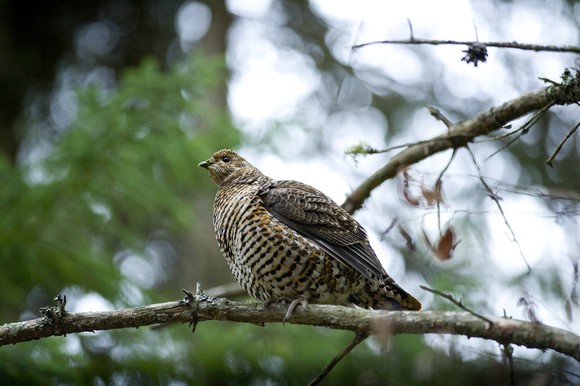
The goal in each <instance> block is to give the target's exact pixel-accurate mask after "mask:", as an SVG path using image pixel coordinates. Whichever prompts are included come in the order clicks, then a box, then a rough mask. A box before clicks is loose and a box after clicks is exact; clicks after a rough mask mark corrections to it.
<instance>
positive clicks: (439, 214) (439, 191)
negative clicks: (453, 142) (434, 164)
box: [435, 149, 457, 235]
mask: <svg viewBox="0 0 580 386" xmlns="http://www.w3.org/2000/svg"><path fill="white" fill-rule="evenodd" d="M455 154H457V149H453V153H451V157H450V158H449V161H448V162H447V165H445V167H444V168H443V170H441V173H439V177H437V180H436V181H435V191H436V192H437V194H438V195H441V184H442V182H441V179H442V178H443V174H445V172H446V171H447V169H449V166H451V162H453V159H454V158H455ZM441 201H442V200H436V202H437V225H438V226H439V235H441Z"/></svg>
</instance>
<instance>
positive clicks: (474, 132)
mask: <svg viewBox="0 0 580 386" xmlns="http://www.w3.org/2000/svg"><path fill="white" fill-rule="evenodd" d="M579 100H580V85H578V84H575V85H572V86H564V85H553V86H548V87H544V88H541V89H538V90H535V91H532V92H530V93H528V94H524V95H522V96H519V97H517V98H515V99H512V100H510V101H508V102H505V103H504V104H502V105H501V106H499V107H493V108H491V109H489V110H488V111H485V112H482V113H479V114H477V115H476V116H475V117H473V118H471V119H468V120H466V121H463V122H459V123H457V124H454V125H453V126H451V127H450V128H449V130H448V131H446V132H445V133H443V134H440V135H438V136H436V137H433V138H431V139H430V140H428V141H421V142H420V143H418V144H411V145H409V147H407V148H406V149H405V150H403V151H401V152H400V153H398V154H397V155H395V156H393V157H392V158H391V159H390V160H389V161H388V162H387V163H386V164H385V165H384V166H383V167H382V168H380V169H379V170H377V171H376V172H375V173H374V174H372V175H371V176H370V177H369V178H367V179H366V180H365V181H363V183H362V184H360V185H359V186H358V187H357V188H356V189H355V190H354V191H353V192H352V193H351V194H350V196H349V197H347V199H346V200H345V202H344V203H343V204H342V207H343V208H344V209H345V210H346V211H347V212H349V213H354V212H355V211H356V210H357V209H359V208H360V207H361V206H362V205H363V203H364V201H365V200H366V199H367V198H368V197H369V196H370V194H371V192H372V191H373V189H375V188H376V187H377V186H379V185H380V184H382V183H383V182H384V181H386V180H387V179H389V178H393V177H394V176H395V175H397V173H398V172H399V171H401V170H403V169H405V168H407V167H409V166H410V165H412V164H415V163H417V162H419V161H421V160H423V159H425V158H427V157H429V156H431V155H433V154H435V153H439V152H442V151H444V150H448V149H456V148H459V147H462V146H465V145H466V144H468V143H470V142H473V139H474V138H475V137H478V136H480V135H486V134H489V133H491V132H493V131H495V130H497V129H500V128H501V127H503V126H505V125H506V124H507V123H508V122H511V121H513V120H515V119H517V118H519V117H522V116H524V115H526V114H528V113H530V112H532V111H534V110H538V109H541V108H543V107H544V106H546V105H549V104H554V105H569V104H572V103H577V102H578V101H579Z"/></svg>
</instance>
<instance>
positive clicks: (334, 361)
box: [308, 331, 368, 386]
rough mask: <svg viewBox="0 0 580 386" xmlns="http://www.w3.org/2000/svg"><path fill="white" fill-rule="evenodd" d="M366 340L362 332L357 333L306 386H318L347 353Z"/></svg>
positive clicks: (366, 336)
mask: <svg viewBox="0 0 580 386" xmlns="http://www.w3.org/2000/svg"><path fill="white" fill-rule="evenodd" d="M366 338H368V334H365V333H364V332H360V331H357V332H356V334H355V336H354V338H352V340H351V341H350V343H349V344H348V346H346V347H345V348H344V349H343V350H342V351H341V352H339V353H338V355H336V356H335V357H334V358H332V360H331V361H330V363H329V364H328V365H326V367H325V368H324V369H323V370H322V372H321V373H320V374H318V376H317V377H316V378H314V379H313V380H312V381H310V383H309V384H308V386H314V385H318V384H319V383H320V382H322V380H323V379H324V377H326V376H327V375H328V373H330V372H331V371H332V369H333V368H334V366H336V365H337V364H338V362H340V361H341V360H342V359H343V358H344V357H345V356H347V355H348V353H349V352H351V351H352V350H353V349H354V348H355V347H356V346H358V345H359V343H361V342H362V341H363V340H365V339H366Z"/></svg>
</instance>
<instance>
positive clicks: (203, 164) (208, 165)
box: [197, 161, 212, 169]
mask: <svg viewBox="0 0 580 386" xmlns="http://www.w3.org/2000/svg"><path fill="white" fill-rule="evenodd" d="M211 164H212V162H209V161H203V162H200V163H199V164H198V165H197V166H199V167H200V168H205V169H207V168H209V167H210V165H211Z"/></svg>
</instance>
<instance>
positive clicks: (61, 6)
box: [0, 0, 580, 385]
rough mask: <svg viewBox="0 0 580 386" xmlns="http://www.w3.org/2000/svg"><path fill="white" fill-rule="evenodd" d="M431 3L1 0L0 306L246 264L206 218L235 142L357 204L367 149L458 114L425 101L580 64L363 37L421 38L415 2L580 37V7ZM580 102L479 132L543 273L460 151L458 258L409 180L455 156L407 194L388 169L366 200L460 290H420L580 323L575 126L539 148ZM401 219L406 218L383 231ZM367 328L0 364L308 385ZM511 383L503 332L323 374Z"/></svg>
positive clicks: (82, 300) (99, 304)
mask: <svg viewBox="0 0 580 386" xmlns="http://www.w3.org/2000/svg"><path fill="white" fill-rule="evenodd" d="M250 3H251V4H250ZM355 3H356V4H355ZM434 3H436V2H428V1H425V2H407V3H405V4H397V5H394V4H392V5H390V6H387V7H386V8H385V6H384V4H383V2H379V1H377V2H373V1H369V2H362V3H359V2H352V4H350V3H348V2H346V3H345V2H334V1H311V2H302V1H284V2H282V1H261V2H243V1H233V0H232V1H227V2H225V3H224V2H220V1H204V2H202V1H199V2H198V1H188V2H183V1H174V0H170V1H156V0H150V1H130V0H125V1H87V2H72V1H61V2H58V4H51V3H50V2H40V1H10V0H8V1H5V2H2V3H1V4H0V15H2V23H1V24H0V52H3V53H4V54H3V55H1V56H0V82H1V83H0V84H1V86H2V87H1V90H2V94H1V96H0V98H2V99H1V101H2V103H0V148H1V150H2V152H1V153H0V154H1V155H0V181H1V184H2V185H1V188H0V205H1V210H2V213H1V216H0V262H1V263H2V267H3V269H2V274H1V276H0V279H1V280H0V290H1V291H0V303H1V304H2V307H1V308H0V318H1V319H0V321H1V322H10V321H15V320H18V319H28V318H32V317H36V316H38V309H39V307H40V306H45V305H48V304H50V303H51V299H52V297H53V296H54V295H56V294H57V293H60V292H62V293H65V294H66V295H67V296H68V299H69V304H68V309H69V310H72V311H79V310H97V309H111V308H118V307H124V306H129V305H141V304H146V303H149V302H154V301H165V300H168V299H175V298H176V297H179V296H180V292H179V290H180V289H181V288H182V287H185V288H190V289H191V288H194V287H195V283H196V282H201V283H202V284H203V286H204V287H205V288H210V287H213V286H216V285H220V284H224V283H229V282H231V281H232V278H231V275H230V274H229V272H228V271H227V267H226V265H225V263H224V261H223V258H222V257H221V256H220V254H219V252H218V251H217V248H216V245H215V240H214V235H213V228H212V225H211V206H212V202H213V194H214V192H215V187H213V186H211V183H210V181H209V179H208V178H207V176H206V175H205V173H204V171H203V170H198V169H197V168H196V165H197V163H198V162H199V161H201V160H204V159H206V158H207V157H208V156H209V155H210V154H211V153H213V151H215V150H217V149H219V148H224V147H235V148H237V149H239V150H240V152H242V154H244V156H246V158H248V159H249V160H251V161H252V162H254V163H255V164H256V166H258V167H259V168H260V169H262V170H264V171H265V172H266V173H267V174H269V175H270V176H272V177H274V178H280V179H298V180H301V181H304V182H307V183H310V184H312V185H314V186H316V187H318V188H319V189H320V190H322V191H324V192H326V193H328V194H330V195H331V196H332V197H333V198H335V200H336V201H337V202H341V201H342V200H343V199H344V197H345V195H346V194H348V192H349V191H350V190H351V189H352V188H354V187H355V186H356V185H357V184H358V183H360V182H361V181H362V180H363V179H364V178H365V177H367V176H368V175H370V174H371V173H372V172H373V171H374V170H376V168H378V167H379V166H380V165H382V164H383V163H384V162H385V161H386V160H387V159H388V158H387V157H388V155H376V156H372V157H366V158H363V157H358V158H357V159H352V158H351V157H345V156H344V153H345V151H346V150H347V149H348V148H350V147H352V146H355V145H359V144H361V143H366V144H369V145H371V146H373V147H375V148H384V147H388V146H392V145H396V144H401V143H405V142H413V141H418V140H422V139H426V138H428V137H430V136H432V135H433V134H436V133H439V132H442V131H443V130H444V128H443V127H442V126H441V125H440V124H439V123H437V122H435V121H434V120H433V119H432V118H430V117H429V114H428V112H427V111H426V110H425V109H424V105H426V104H428V105H435V106H437V107H438V108H440V109H441V110H442V111H443V112H444V114H445V115H447V116H448V117H449V118H451V119H453V120H456V121H458V120H461V119H465V118H468V117H470V116H472V115H473V114H475V113H477V112H479V111H483V110H486V109H488V108H490V107H491V106H493V105H496V104H498V103H502V102H504V101H505V100H507V99H510V98H512V97H515V96H517V95H520V94H522V93H524V92H526V91H528V90H531V89H533V88H536V87H540V86H541V85H542V83H541V81H539V80H538V79H537V78H538V77H540V76H541V77H549V78H552V79H554V80H558V78H559V75H560V74H561V73H562V72H563V70H564V68H565V67H567V66H568V67H570V66H574V65H575V60H576V57H575V56H573V55H567V54H557V55H556V54H546V53H531V52H517V51H516V52H514V51H508V50H503V51H502V50H490V58H489V62H488V63H486V64H481V65H480V66H478V67H477V68H475V67H473V66H468V65H466V64H465V63H462V62H460V58H461V56H462V53H461V52H460V50H459V49H457V47H451V48H449V47H405V46H397V47H391V46H373V47H367V48H364V49H360V50H356V51H352V50H350V46H352V45H353V44H356V43H364V42H367V41H372V40H382V39H386V38H405V37H408V34H409V32H408V25H407V18H410V19H411V21H412V23H413V28H414V34H415V36H416V37H425V38H440V39H456V40H474V36H475V33H474V30H473V23H474V22H475V24H476V25H477V28H478V31H479V39H480V40H481V41H485V40H502V41H511V40H519V41H521V42H524V43H542V44H558V45H566V44H575V45H578V36H579V34H578V31H579V29H580V28H579V27H580V26H579V20H580V6H579V4H577V3H576V2H574V1H568V2H566V1H552V2H543V1H531V2H525V3H523V2H503V1H492V2H476V1H473V2H470V1H461V2H457V3H456V4H454V5H442V4H434ZM498 15H501V16H502V17H498ZM578 116H579V114H578V109H577V108H576V109H575V110H574V108H556V109H552V110H551V111H550V113H548V114H547V115H546V116H544V118H542V119H541V120H540V122H539V123H538V124H537V125H536V126H534V128H533V129H532V130H530V131H529V133H528V134H527V135H525V136H523V137H522V138H521V140H519V141H517V142H516V143H514V144H513V145H512V146H510V147H509V148H507V149H506V150H503V151H501V152H499V153H498V154H497V155H495V156H493V157H491V158H490V159H489V160H486V161H484V159H485V158H486V157H487V156H489V155H491V154H493V153H494V152H495V151H496V150H498V149H500V148H501V147H502V146H504V145H505V142H500V141H495V142H486V143H481V144H478V145H477V146H476V147H475V148H474V151H475V152H476V155H477V156H478V157H479V160H480V162H481V164H482V173H483V175H484V176H485V177H486V179H487V180H488V183H489V184H490V185H492V186H493V188H494V189H496V191H497V193H498V194H499V195H500V196H501V197H502V199H503V200H502V205H503V207H504V210H506V212H507V217H508V219H509V221H510V224H511V226H512V227H513V229H514V231H515V234H516V235H517V238H518V241H519V243H520V245H521V248H522V254H523V256H524V258H525V260H526V261H527V263H528V264H529V265H530V267H531V271H529V272H528V269H527V266H526V263H525V262H524V261H523V259H522V257H521V256H520V252H519V249H518V247H517V245H515V244H514V243H513V242H512V241H511V240H509V238H508V237H507V236H506V228H505V225H504V223H503V219H502V218H501V216H500V215H499V213H498V211H497V208H495V206H494V203H493V202H491V200H489V199H487V198H486V193H485V191H484V190H483V189H482V187H481V184H480V183H479V180H478V177H477V173H476V171H475V170H474V169H473V166H472V164H471V161H470V160H469V158H468V157H466V156H465V154H459V155H458V157H457V159H456V160H455V161H454V162H453V163H452V164H451V167H450V169H449V170H448V171H447V172H446V174H445V177H444V179H443V192H444V193H445V206H444V207H443V210H442V213H441V218H442V222H443V224H445V225H449V226H451V227H452V228H453V229H454V230H455V233H456V234H457V237H458V238H459V239H460V240H461V243H460V244H459V245H458V246H457V248H456V250H455V251H454V254H453V256H452V258H451V259H449V260H447V261H438V260H437V259H436V258H435V257H434V256H433V254H432V253H431V252H430V251H429V248H428V245H427V243H425V242H424V241H423V237H424V236H422V235H423V234H425V235H427V236H426V237H429V238H432V239H435V238H437V237H438V234H439V226H438V221H437V215H436V211H435V209H434V208H433V207H432V206H429V205H419V206H417V205H410V201H409V200H408V195H409V194H411V195H413V194H414V195H416V196H417V197H419V198H421V195H422V194H423V193H422V192H424V190H425V188H429V187H431V186H432V184H433V182H434V181H435V179H436V178H437V176H438V175H439V173H440V172H441V170H442V169H443V167H444V166H445V164H446V162H447V160H448V158H449V154H447V153H445V154H441V155H437V156H435V157H431V158H430V160H429V162H428V163H422V164H419V165H416V166H413V167H412V168H411V170H409V172H408V175H409V176H410V177H408V180H407V182H409V183H410V191H408V192H406V193H405V194H403V192H402V189H401V185H402V183H401V180H400V179H399V180H393V181H388V182H387V183H385V184H383V185H382V186H381V187H380V188H379V189H377V191H376V192H375V194H374V195H373V197H372V198H371V199H370V200H369V201H368V202H367V203H366V204H365V207H364V208H363V209H362V210H360V211H359V212H357V218H358V219H359V220H360V221H361V222H362V223H363V224H364V225H365V227H366V228H367V229H368V230H369V231H370V232H371V237H372V241H373V245H374V246H375V248H376V249H377V250H378V252H379V255H381V257H382V258H384V260H383V262H384V264H385V266H386V267H387V270H388V272H390V273H391V275H392V276H393V277H395V279H397V281H399V282H401V283H402V284H403V286H404V287H405V288H407V289H409V291H410V292H411V293H413V294H415V295H417V296H418V297H419V298H420V299H421V300H422V301H423V302H424V304H425V306H426V308H430V309H440V308H445V307H449V306H448V305H447V304H445V303H444V302H443V301H442V300H440V299H436V298H433V297H431V296H430V295H428V294H426V293H422V292H421V291H420V290H419V289H418V285H419V284H424V283H426V284H428V285H429V286H431V287H434V288H438V289H441V290H445V291H449V292H452V293H454V294H457V295H459V296H463V297H464V299H465V301H466V302H467V303H468V304H469V305H470V306H472V307H475V308H477V310H478V311H480V312H484V313H490V314H494V315H503V311H504V310H505V312H506V313H507V315H508V316H513V317H518V318H521V317H522V316H524V317H528V318H537V319H539V320H540V321H541V322H544V323H547V324H551V325H556V326H560V327H562V328H567V329H571V330H572V331H575V332H576V333H578V332H579V330H578V323H577V320H578V318H579V317H580V315H579V311H578V297H577V296H578V294H577V291H578V289H577V288H578V285H577V283H578V254H577V251H578V234H579V232H578V226H577V224H576V218H577V213H578V197H579V196H578V190H579V185H578V184H579V181H580V179H579V178H578V169H577V167H576V165H577V162H578V156H577V154H578V148H579V146H580V142H579V141H577V140H576V139H575V137H574V138H572V140H571V141H570V142H569V143H568V144H566V146H565V147H564V148H563V151H562V153H561V154H560V156H559V158H558V159H557V162H556V163H555V168H554V169H549V168H547V167H546V166H545V163H544V162H545V159H546V158H547V156H548V155H549V153H550V152H551V151H552V149H553V148H554V146H555V145H556V144H557V143H558V142H559V141H560V140H561V138H562V137H563V136H564V135H565V133H566V132H567V131H568V130H569V129H570V128H571V127H572V126H573V125H574V124H575V122H576V121H577V120H578ZM232 122H233V123H232ZM521 123H522V122H516V123H514V127H517V125H518V124H521ZM321 176H324V177H323V178H321ZM538 192H541V193H538ZM405 196H407V199H405ZM488 201H489V202H488ZM377 214H379V215H377ZM394 219H397V225H398V226H399V229H401V231H400V232H396V231H393V230H392V231H390V232H387V233H385V232H384V231H385V230H386V229H387V227H388V226H389V224H391V223H392V222H393V220H394ZM381 234H382V236H381ZM403 235H405V236H406V237H407V238H405V237H403ZM409 239H410V240H411V242H412V244H413V248H409V246H408V243H409ZM349 339H350V334H349V333H347V332H340V331H327V330H324V329H315V328H308V327H300V326H292V325H286V326H285V327H283V328H282V327H281V326H267V327H264V328H259V327H254V326H241V325H235V324H229V323H205V324H203V325H200V326H199V327H198V329H197V330H196V333H195V334H193V335H192V334H190V333H189V331H188V328H187V327H186V326H169V327H166V328H160V329H140V330H138V331H115V332H99V333H96V334H78V335H75V336H68V337H66V338H52V339H46V340H43V341H40V342H29V343H26V344H19V345H17V346H14V347H2V348H0V379H2V383H4V382H5V383H6V384H55V383H58V384H170V383H171V384H228V383H229V384H304V383H307V382H308V380H310V379H312V378H313V377H314V376H316V375H317V373H318V372H319V371H320V370H321V369H322V367H323V366H324V365H325V364H326V362H327V361H328V360H330V358H331V357H332V356H334V355H335V354H336V353H337V352H338V351H339V350H340V349H341V348H342V347H343V346H344V345H346V343H347V342H348V340H349ZM515 370H516V380H517V381H518V382H519V383H520V384H528V383H530V382H532V381H537V382H543V383H539V384H550V383H553V384H567V383H574V382H578V381H579V380H580V378H579V376H580V375H579V374H580V369H579V368H578V364H577V363H575V362H574V361H572V360H569V359H567V358H562V357H561V356H557V355H550V354H546V353H539V352H530V351H528V350H525V349H520V348H516V351H515ZM492 382H493V383H503V384H507V382H509V367H508V365H507V361H506V359H505V358H504V357H503V355H502V352H501V350H500V348H498V347H497V345H496V344H494V343H490V342H482V341H480V340H476V341H473V340H467V339H465V338H457V337H453V338H452V337H446V336H426V337H418V336H397V337H394V338H392V339H387V338H384V339H374V340H371V341H369V342H367V343H366V344H363V345H361V346H360V347H358V348H357V349H356V350H355V351H354V352H353V353H351V355H349V356H348V357H347V358H346V359H345V360H344V361H343V362H342V363H341V364H340V365H339V366H338V367H337V368H336V369H335V370H334V371H333V372H332V373H331V375H330V376H329V378H328V379H327V383H328V384H389V383H393V384H445V385H450V384H457V385H463V384H481V385H484V384H490V383H492Z"/></svg>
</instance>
